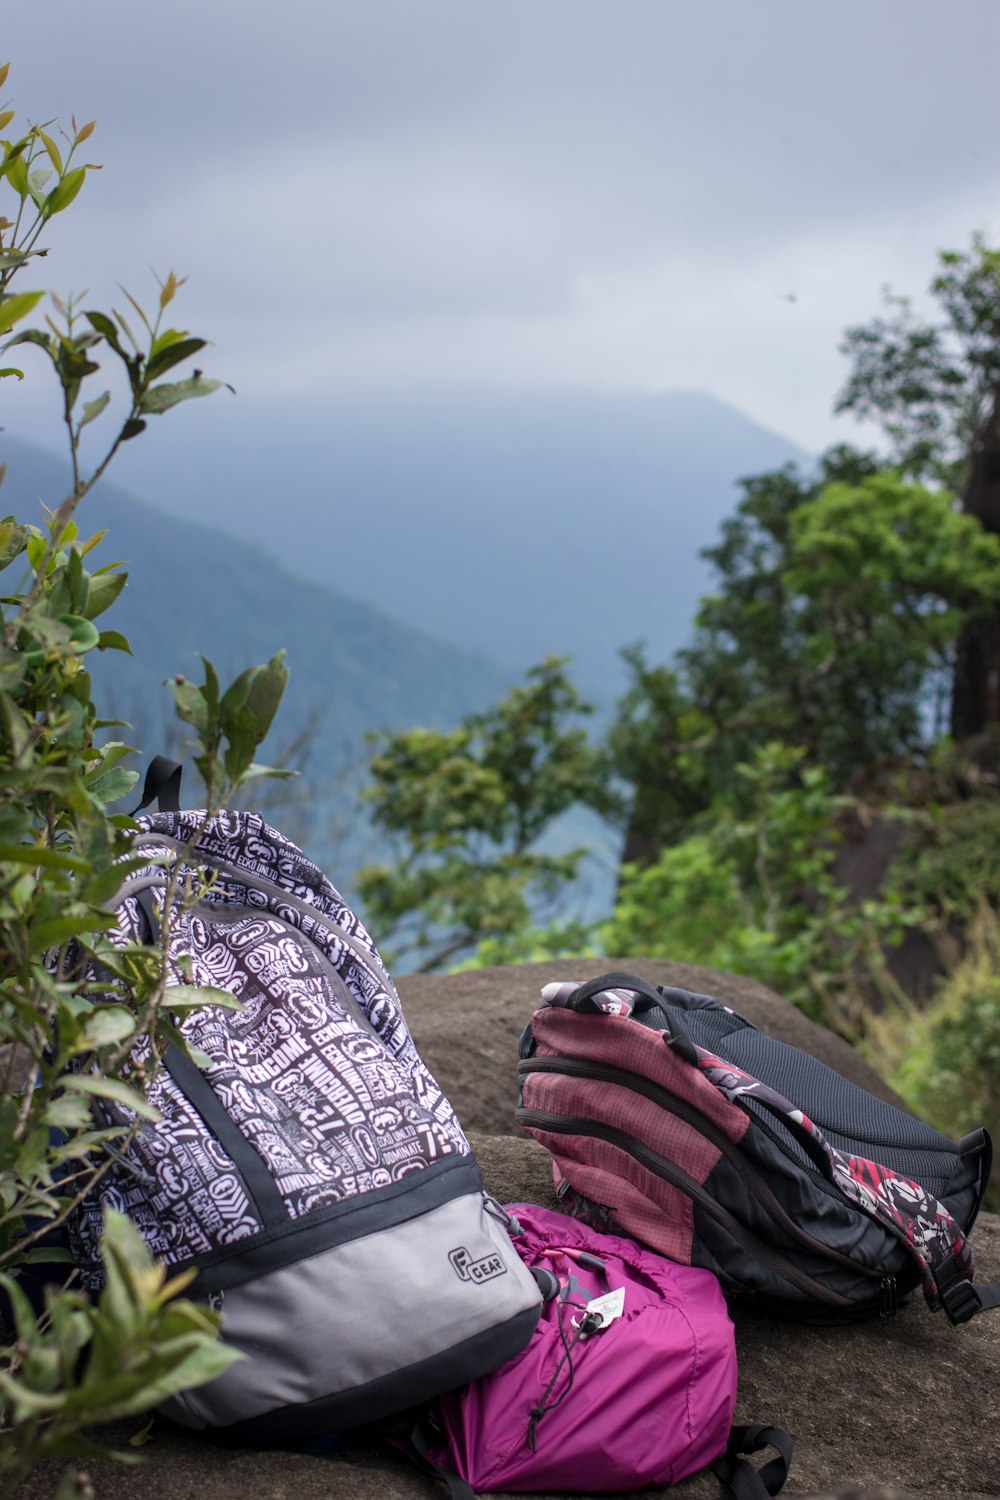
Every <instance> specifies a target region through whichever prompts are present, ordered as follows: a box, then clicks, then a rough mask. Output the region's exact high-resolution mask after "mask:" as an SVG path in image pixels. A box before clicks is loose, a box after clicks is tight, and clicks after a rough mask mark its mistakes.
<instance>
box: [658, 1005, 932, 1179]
mask: <svg viewBox="0 0 1000 1500" xmlns="http://www.w3.org/2000/svg"><path fill="white" fill-rule="evenodd" d="M665 998H666V1000H667V1002H668V1003H669V1005H670V1008H671V1011H674V1008H675V1007H676V1008H677V1010H679V1012H680V1014H679V1015H678V1017H677V1019H678V1020H679V1021H680V1023H681V1025H682V1026H683V1028H684V1030H685V1031H686V1032H687V1034H688V1035H689V1036H690V1038H691V1040H692V1041H693V1042H696V1043H697V1044H698V1046H700V1047H704V1048H706V1049H707V1050H708V1051H709V1052H714V1053H715V1054H716V1055H717V1056H719V1057H721V1058H723V1059H724V1060H725V1061H726V1062H731V1063H733V1064H734V1065H735V1066H736V1067H737V1068H740V1069H742V1071H743V1072H744V1073H749V1074H750V1075H751V1076H752V1077H754V1078H759V1079H760V1081H761V1082H762V1083H766V1084H768V1085H769V1086H770V1087H771V1088H773V1089H775V1090H776V1092H777V1093H779V1094H783V1095H784V1096H785V1098H786V1099H789V1100H790V1101H791V1102H792V1103H793V1104H795V1105H797V1106H798V1108H799V1109H801V1110H802V1111H803V1113H805V1114H807V1115H808V1116H809V1118H810V1119H811V1120H813V1121H814V1122H815V1123H816V1124H817V1125H818V1126H819V1128H820V1129H821V1130H822V1132H823V1134H824V1135H825V1136H826V1137H827V1139H828V1140H829V1142H830V1144H831V1145H832V1146H836V1147H837V1148H838V1149H839V1150H841V1151H846V1152H848V1153H850V1154H852V1155H857V1156H864V1157H867V1158H869V1159H870V1160H873V1161H878V1162H880V1163H881V1164H882V1165H883V1166H886V1167H890V1168H892V1170H893V1171H895V1172H898V1173H900V1174H901V1175H902V1176H904V1177H912V1178H914V1179H915V1180H916V1181H917V1182H920V1183H922V1184H923V1185H924V1187H926V1188H928V1189H929V1190H930V1191H931V1192H932V1193H934V1194H935V1195H936V1196H939V1197H940V1196H941V1195H942V1194H943V1193H944V1192H945V1190H946V1188H947V1186H948V1183H949V1182H950V1180H951V1177H952V1174H953V1172H954V1170H955V1163H956V1155H957V1153H956V1149H955V1146H954V1144H953V1143H952V1142H951V1141H949V1140H948V1138H947V1136H943V1135H941V1134H940V1132H938V1131H936V1130H933V1129H932V1128H931V1126H929V1125H926V1124H925V1123H924V1122H923V1121H922V1120H918V1119H916V1118H915V1117H914V1116H913V1115H908V1114H905V1113H904V1112H903V1111H902V1110H898V1109H895V1108H894V1107H893V1106H892V1105H891V1104H887V1103H886V1102H885V1101H884V1100H882V1099H877V1098H876V1097H875V1096H874V1095H873V1094H869V1093H868V1092H867V1091H866V1090H865V1089H862V1088H859V1087H858V1086H857V1084H854V1083H851V1082H849V1081H848V1079H846V1078H843V1077H841V1075H840V1074H839V1073H836V1072H834V1070H833V1069H832V1068H828V1067H827V1066H826V1064H825V1063H821V1062H818V1061H817V1059H816V1058H814V1057H810V1056H809V1054H808V1053H806V1052H801V1051H800V1050H799V1049H798V1048H797V1047H790V1046H788V1044H787V1043H785V1042H778V1041H775V1039H774V1038H773V1037H769V1036H766V1035H765V1034H764V1032H762V1031H758V1030H757V1029H756V1028H755V1027H753V1026H751V1025H750V1024H749V1022H747V1021H745V1020H744V1019H743V1018H742V1017H741V1016H737V1015H734V1014H733V1013H732V1012H731V1011H727V1010H726V1009H725V1008H724V1007H723V1006H720V1005H718V1004H717V1003H716V1002H714V1001H711V1000H709V999H708V997H707V996H703V995H687V994H685V992H684V991H679V990H670V991H667V992H666V995H665ZM675 1013H676V1012H675ZM639 1019H641V1020H642V1021H643V1023H644V1024H646V1025H650V1026H653V1027H654V1028H655V1029H657V1030H663V1029H666V1026H665V1023H666V1021H667V1020H668V1017H665V1016H663V1015H662V1014H661V1013H660V1014H658V1012H657V1011H656V1010H655V1009H654V1010H652V1011H647V1012H645V1013H644V1014H643V1015H642V1016H641V1017H640V1018H639Z"/></svg>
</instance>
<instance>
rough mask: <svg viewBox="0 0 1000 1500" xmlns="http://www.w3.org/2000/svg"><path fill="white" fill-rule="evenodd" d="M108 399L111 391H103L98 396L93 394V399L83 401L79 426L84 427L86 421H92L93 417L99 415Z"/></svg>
mask: <svg viewBox="0 0 1000 1500" xmlns="http://www.w3.org/2000/svg"><path fill="white" fill-rule="evenodd" d="M110 400H111V392H110V391H104V392H102V394H101V395H100V396H95V397H94V399H93V401H85V402H84V403H83V416H82V417H81V418H80V426H81V427H86V425H87V423H88V422H93V420H94V418H95V417H99V416H100V415H101V412H102V411H103V410H104V408H105V407H106V406H107V404H108V402H109V401H110Z"/></svg>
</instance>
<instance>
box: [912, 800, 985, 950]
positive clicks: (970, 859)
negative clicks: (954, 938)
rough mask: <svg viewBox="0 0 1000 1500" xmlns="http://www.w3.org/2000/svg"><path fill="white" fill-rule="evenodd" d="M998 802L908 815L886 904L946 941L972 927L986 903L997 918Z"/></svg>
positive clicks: (946, 804)
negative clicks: (904, 910)
mask: <svg viewBox="0 0 1000 1500" xmlns="http://www.w3.org/2000/svg"><path fill="white" fill-rule="evenodd" d="M998 849H1000V799H998V798H997V797H996V796H978V797H971V798H962V799H960V800H958V801H954V802H944V803H939V804H937V805H931V806H929V807H925V808H918V809H915V810H913V811H912V812H911V814H910V817H909V819H908V824H907V829H906V834H905V837H904V839H903V843H902V847H901V849H900V852H899V854H898V855H897V856H896V858H895V859H894V860H893V862H892V864H891V865H890V867H889V870H888V872H887V877H886V882H885V889H884V893H883V894H884V899H885V900H886V901H891V902H894V903H896V904H897V905H898V906H900V907H904V908H906V909H908V910H909V911H910V912H911V914H912V920H913V922H914V924H916V923H919V925H920V926H921V927H922V928H924V930H925V931H928V932H930V933H932V934H935V935H938V936H940V937H942V938H945V939H946V938H947V935H948V934H950V933H958V932H962V931H964V930H966V929H969V928H971V927H972V926H973V923H974V919H975V918H976V915H977V913H978V912H979V910H980V908H981V907H982V906H983V904H984V903H985V904H986V905H987V907H988V908H989V909H991V910H992V911H994V912H998V913H1000V860H998V858H997V850H998Z"/></svg>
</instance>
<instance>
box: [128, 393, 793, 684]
mask: <svg viewBox="0 0 1000 1500" xmlns="http://www.w3.org/2000/svg"><path fill="white" fill-rule="evenodd" d="M182 420H183V421H184V422H185V424H186V425H185V429H184V439H183V442H178V441H172V440H171V439H170V437H169V434H165V433H164V431H163V430H162V429H158V430H156V431H154V430H153V429H154V428H155V427H156V424H155V423H151V424H150V431H149V432H147V433H145V434H144V435H143V438H142V441H141V442H139V443H135V444H132V445H129V447H127V448H126V449H125V450H123V452H122V455H121V467H120V468H119V469H118V471H117V473H118V478H119V480H120V479H121V478H122V477H123V476H125V477H127V479H128V481H129V483H130V485H131V487H132V488H133V489H135V490H136V491H137V492H138V493H140V494H142V495H145V496H148V497H149V498H150V499H151V500H154V501H156V503H158V504H160V505H162V506H164V507H165V508H168V509H169V510H170V513H171V514H182V515H185V516H196V517H198V518H203V519H211V521H212V523H213V524H215V525H218V526H219V527H220V528H222V529H223V530H225V531H228V532H231V533H233V534H236V535H240V536H244V537H247V538H249V539H250V540H252V541H255V542H256V543H258V544H264V543H266V545H267V546H268V547H269V548H270V549H271V550H272V551H273V552H274V554H275V556H276V557H280V558H282V559H283V560H284V561H285V562H286V563H287V564H288V565H289V566H291V567H293V568H294V569H295V571H296V572H298V573H302V574H305V575H308V576H309V577H312V578H316V579H323V580H325V581H327V582H328V583H330V584H331V585H332V586H334V587H336V588H337V589H342V590H343V591H344V592H345V593H348V594H350V595H353V596H354V597H357V598H361V599H364V600H366V601H367V602H368V603H369V604H371V605H373V606H375V607H377V608H379V609H381V610H384V611H386V613H388V614H389V615H391V616H392V617H393V618H394V619H396V620H400V621H404V622H405V623H406V624H407V625H410V626H413V627H414V628H417V629H420V630H423V631H426V632H427V633H429V634H430V635H432V636H435V637H437V638H439V639H441V640H448V641H452V642H453V643H455V644H459V645H461V646H462V647H464V648H465V649H471V650H475V651H480V652H482V653H483V654H484V655H486V656H488V657H491V658H493V659H495V660H499V661H502V662H509V663H511V665H512V667H513V668H514V669H515V671H516V672H517V674H520V673H521V672H522V671H523V670H524V669H525V668H526V667H528V666H529V665H531V664H532V663H533V662H535V661H538V660H540V659H541V657H542V656H544V655H545V654H546V653H548V652H556V653H559V654H568V655H570V656H572V658H573V674H574V677H575V679H576V680H577V681H578V683H579V684H580V686H581V688H582V689H583V691H584V692H585V693H587V694H588V695H591V696H593V697H595V698H596V699H598V700H599V701H600V703H601V704H602V706H605V707H608V706H610V704H611V703H612V701H613V700H614V698H615V697H616V696H617V694H618V693H619V692H620V691H621V689H622V687H623V685H624V674H623V669H622V666H621V663H620V660H619V652H620V650H621V648H622V646H624V645H627V644H630V643H632V642H634V641H636V640H640V639H642V640H645V641H647V642H648V644H649V649H650V654H651V657H652V659H653V660H663V659H665V658H666V657H668V656H669V655H671V654H672V653H673V651H675V650H676V649H677V648H678V647H679V646H680V645H682V644H683V642H684V641H685V639H686V638H687V635H688V632H689V629H690V625H691V620H692V618H693V615H694V611H695V608H696V605H697V600H698V597H699V595H700V594H702V593H704V592H705V591H706V588H707V586H708V583H709V573H708V569H707V567H706V565H705V563H704V561H703V560H701V559H700V558H699V555H698V554H699V549H700V548H702V547H705V546H707V545H709V544H710V543H712V542H713V541H714V540H715V539H716V536H717V533H718V528H719V524H720V522H721V521H722V520H723V518H724V517H725V516H727V515H729V514H730V513H731V512H732V510H733V508H734V506H735V504H736V501H737V499H738V493H737V489H736V480H737V479H738V478H739V477H741V476H742V475H746V474H754V473H759V472H762V471H763V470H766V469H770V468H775V467H778V466H779V465H781V464H784V463H787V462H790V461H795V462H798V463H801V464H804V465H806V466H811V464H812V458H811V456H810V455H809V454H807V453H806V452H804V451H803V450H802V449H801V448H798V447H796V446H795V445H794V444H793V443H791V442H789V441H788V440H787V439H785V438H783V437H780V436H779V435H777V434H775V433H773V432H769V431H767V430H766V429H764V428H762V427H760V426H758V425H757V424H756V423H755V422H753V421H751V420H750V419H749V418H748V417H746V416H744V415H743V414H742V413H741V412H738V411H736V410H735V409H734V408H733V407H730V406H727V405H725V404H724V403H722V402H720V401H717V400H715V399H714V398H712V397H710V396H706V395H701V394H698V393H694V392H672V393H669V394H666V395H612V394H601V393H595V392H589V393H588V392H571V391H570V392H568V391H562V392H559V391H537V392H527V393H525V392H510V391H503V390H484V389H467V390H447V391H433V392H425V393H423V394H412V393H409V394H405V395H404V394H377V393H367V394H358V395H355V396H346V395H343V394H336V393H331V394H329V395H325V396H324V397H323V399H322V402H319V401H318V400H314V401H313V402H311V403H310V402H308V401H295V402H292V401H289V400H287V399H286V400H282V399H281V398H275V399H274V400H269V401H268V402H266V403H264V402H262V401H260V400H259V399H257V400H255V399H254V398H253V397H252V396H251V397H243V396H239V397H237V398H235V399H233V398H230V397H228V396H222V395H220V396H219V397H215V398H213V400H212V401H211V402H205V403H203V404H202V405H201V406H200V407H199V409H197V410H191V411H185V413H184V415H183V418H182Z"/></svg>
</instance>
